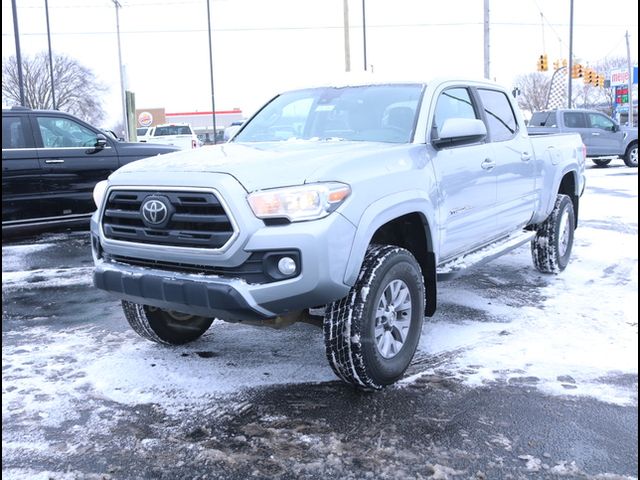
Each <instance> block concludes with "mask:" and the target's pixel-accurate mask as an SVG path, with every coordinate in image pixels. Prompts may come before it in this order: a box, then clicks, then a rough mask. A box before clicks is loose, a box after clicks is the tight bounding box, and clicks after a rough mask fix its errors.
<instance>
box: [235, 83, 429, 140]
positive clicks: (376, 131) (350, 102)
mask: <svg viewBox="0 0 640 480" xmlns="http://www.w3.org/2000/svg"><path fill="white" fill-rule="evenodd" d="M421 95H422V85H413V84H407V85H370V86H361V87H343V88H314V89H308V90H298V91H294V92H288V93H284V94H282V95H279V96H278V97H276V98H274V99H273V100H272V101H271V102H270V103H269V104H267V105H266V106H265V107H264V108H263V109H262V110H261V111H260V112H258V114H257V115H256V116H255V117H254V118H252V119H251V121H250V122H249V123H247V125H246V126H245V127H244V129H243V130H242V131H241V132H240V133H239V134H238V135H236V137H235V138H234V139H233V141H234V142H274V141H284V140H295V139H301V140H352V141H369V142H388V143H408V142H410V141H411V139H412V138H413V129H414V127H415V119H416V112H417V111H418V105H419V102H420V97H421Z"/></svg>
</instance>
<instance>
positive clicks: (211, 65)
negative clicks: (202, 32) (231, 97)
mask: <svg viewBox="0 0 640 480" xmlns="http://www.w3.org/2000/svg"><path fill="white" fill-rule="evenodd" d="M207 25H208V28H209V76H210V77H211V115H213V144H214V145H215V144H216V143H218V136H217V132H216V100H215V98H214V95H213V47H212V45H211V11H210V7H209V0H207Z"/></svg>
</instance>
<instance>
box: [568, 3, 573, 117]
mask: <svg viewBox="0 0 640 480" xmlns="http://www.w3.org/2000/svg"><path fill="white" fill-rule="evenodd" d="M569 4H570V7H569V66H568V69H569V75H567V78H568V79H569V82H568V86H567V87H568V88H567V90H568V92H567V93H568V97H569V98H568V100H567V108H571V95H572V92H571V82H572V81H573V75H572V72H573V0H571V1H570V2H569Z"/></svg>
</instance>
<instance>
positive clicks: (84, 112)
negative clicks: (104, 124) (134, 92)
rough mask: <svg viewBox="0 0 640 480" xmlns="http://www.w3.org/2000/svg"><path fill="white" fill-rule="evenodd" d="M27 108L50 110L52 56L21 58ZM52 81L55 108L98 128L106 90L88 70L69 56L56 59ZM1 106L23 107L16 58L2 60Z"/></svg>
mask: <svg viewBox="0 0 640 480" xmlns="http://www.w3.org/2000/svg"><path fill="white" fill-rule="evenodd" d="M22 76H23V82H24V95H25V103H26V105H25V107H29V108H38V109H51V108H52V107H53V104H52V101H51V78H50V75H49V56H48V54H47V53H46V52H40V53H38V54H36V55H35V56H33V57H26V56H25V57H22ZM53 79H54V86H55V94H56V95H55V96H56V108H57V109H58V110H61V111H64V112H69V113H71V114H73V115H76V116H78V117H80V118H82V119H83V120H85V121H87V122H89V123H93V124H97V123H99V122H101V121H102V120H103V118H104V116H105V113H104V110H103V108H102V101H101V98H102V96H103V94H104V93H105V92H106V91H107V88H106V87H105V86H104V85H102V84H101V83H100V82H98V80H97V79H96V77H95V75H94V74H93V72H92V71H91V70H89V69H88V68H87V67H85V66H83V65H81V64H80V63H78V62H77V61H76V60H74V59H73V58H71V57H68V56H66V55H57V54H55V55H54V56H53ZM2 103H3V105H11V104H15V105H19V104H20V85H19V84H18V67H17V62H16V57H15V56H11V57H9V58H3V59H2Z"/></svg>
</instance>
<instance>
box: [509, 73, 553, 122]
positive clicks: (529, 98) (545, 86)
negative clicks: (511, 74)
mask: <svg viewBox="0 0 640 480" xmlns="http://www.w3.org/2000/svg"><path fill="white" fill-rule="evenodd" d="M515 83H516V86H517V87H518V89H519V90H520V95H519V96H518V105H519V106H520V108H522V109H523V110H525V111H529V112H532V113H533V112H539V111H540V110H544V109H545V108H546V106H547V96H548V94H549V88H550V87H551V77H550V76H548V75H546V74H544V73H539V72H534V73H529V74H527V75H520V76H519V77H517V78H516V81H515Z"/></svg>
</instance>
